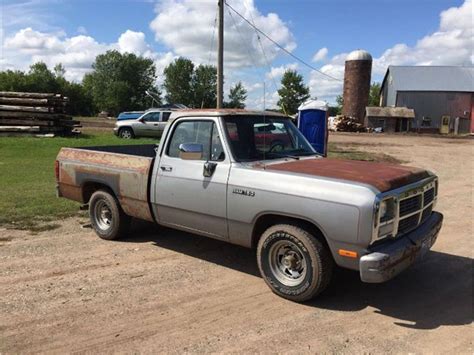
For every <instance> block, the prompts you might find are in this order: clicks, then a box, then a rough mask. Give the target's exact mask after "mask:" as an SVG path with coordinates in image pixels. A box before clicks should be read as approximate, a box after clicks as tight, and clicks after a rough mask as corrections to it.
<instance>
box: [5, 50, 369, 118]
mask: <svg viewBox="0 0 474 355" xmlns="http://www.w3.org/2000/svg"><path fill="white" fill-rule="evenodd" d="M163 76H164V78H163V84H162V85H161V86H158V85H157V84H156V82H157V73H156V67H155V64H154V62H153V60H151V59H149V58H144V57H140V56H137V55H135V54H132V53H120V52H118V51H116V50H110V51H107V52H106V53H104V54H100V55H98V56H97V57H96V59H95V61H94V63H93V64H92V71H91V72H90V73H87V74H86V75H85V76H84V78H83V79H82V82H80V83H78V82H73V81H69V80H67V79H66V78H65V69H64V67H63V66H62V65H61V64H57V65H56V66H55V67H54V68H53V69H50V68H49V67H48V66H47V65H46V64H45V63H43V62H38V63H35V64H33V65H31V67H30V68H29V70H28V71H20V70H6V71H0V91H25V92H55V93H61V94H63V95H64V96H67V97H69V99H70V104H69V111H70V114H72V115H78V116H91V115H95V114H97V113H98V112H100V111H107V112H108V113H109V114H111V115H117V114H118V113H120V112H121V111H133V110H144V109H147V108H149V107H150V106H151V104H152V99H151V98H150V97H149V96H148V95H147V94H146V92H147V91H148V92H152V93H153V97H154V98H155V100H154V101H155V102H154V105H155V106H160V105H162V104H163V103H165V102H166V103H170V104H173V103H179V104H184V105H186V106H188V107H191V108H214V107H216V101H217V96H216V88H217V70H216V67H215V66H213V65H204V64H199V65H195V64H194V63H193V62H192V61H191V60H189V59H187V58H182V57H180V58H177V59H175V60H174V61H173V62H172V63H170V64H169V65H168V66H167V67H166V68H165V69H164V72H163ZM163 91H164V95H163ZM375 91H376V90H375V88H374V90H371V96H372V92H374V93H375ZM278 95H279V100H278V103H277V105H278V108H279V110H280V111H282V112H284V113H286V114H295V113H296V112H297V110H298V106H299V105H300V104H301V103H303V102H304V101H306V100H307V99H308V98H309V97H310V94H309V88H308V86H306V85H305V84H304V80H303V76H302V75H301V74H299V73H298V72H296V71H295V70H287V71H286V72H285V73H284V74H283V76H282V79H281V87H280V89H279V90H278ZM377 95H378V91H377ZM163 96H164V97H163ZM246 99H247V90H246V89H245V87H244V85H243V84H242V82H238V83H236V84H235V85H233V86H232V87H230V90H229V92H228V93H227V95H226V97H225V100H224V107H226V108H245V100H246ZM340 104H342V98H340ZM332 109H333V111H334V112H335V113H338V112H337V111H340V108H338V107H335V108H332ZM330 113H331V111H330Z"/></svg>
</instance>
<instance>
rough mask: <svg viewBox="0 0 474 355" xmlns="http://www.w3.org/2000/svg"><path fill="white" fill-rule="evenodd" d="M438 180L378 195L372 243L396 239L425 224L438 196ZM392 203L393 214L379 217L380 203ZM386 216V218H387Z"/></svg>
mask: <svg viewBox="0 0 474 355" xmlns="http://www.w3.org/2000/svg"><path fill="white" fill-rule="evenodd" d="M437 186H438V180H437V179H436V178H434V179H430V181H428V182H421V181H420V182H419V183H415V184H412V185H410V186H407V187H406V188H405V189H402V188H400V189H397V190H393V191H389V192H386V193H384V194H380V195H379V196H378V201H379V202H376V204H375V205H374V208H375V213H376V217H377V218H376V219H375V221H374V222H375V224H374V229H373V235H372V242H375V241H377V240H380V239H382V238H385V237H388V236H392V237H397V236H400V235H403V234H405V233H408V232H410V231H411V230H412V229H415V228H416V227H418V226H419V225H420V224H421V223H423V222H425V221H426V220H427V219H428V218H429V217H430V216H431V213H432V211H433V208H434V205H435V203H436V198H437V194H438V189H437ZM382 201H388V202H386V203H388V206H390V201H392V206H393V207H392V208H393V209H394V213H386V214H385V216H384V217H382V216H381V215H380V212H379V211H380V210H379V207H380V203H381V202H382ZM387 216H388V217H387Z"/></svg>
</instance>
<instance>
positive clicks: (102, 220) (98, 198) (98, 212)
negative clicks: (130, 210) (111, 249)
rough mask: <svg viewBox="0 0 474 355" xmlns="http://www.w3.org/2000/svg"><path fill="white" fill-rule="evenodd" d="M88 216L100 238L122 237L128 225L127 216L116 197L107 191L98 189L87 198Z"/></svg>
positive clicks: (128, 217)
mask: <svg viewBox="0 0 474 355" xmlns="http://www.w3.org/2000/svg"><path fill="white" fill-rule="evenodd" d="M89 217H90V221H91V224H92V228H94V231H95V233H96V234H97V235H98V236H99V237H100V238H102V239H106V240H114V239H119V238H120V237H123V236H124V235H125V234H126V233H127V232H128V229H129V227H130V220H131V218H130V216H127V215H126V214H125V213H124V212H123V210H122V208H121V207H120V204H119V203H118V201H117V199H116V198H115V197H114V196H113V195H112V194H111V193H110V192H108V191H105V190H98V191H96V192H94V193H93V194H92V196H91V198H90V200H89Z"/></svg>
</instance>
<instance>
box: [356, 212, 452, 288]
mask: <svg viewBox="0 0 474 355" xmlns="http://www.w3.org/2000/svg"><path fill="white" fill-rule="evenodd" d="M442 223H443V215H442V214H441V213H439V212H433V213H432V214H431V216H430V218H428V220H427V221H426V222H425V223H423V224H422V225H420V226H419V227H418V228H417V229H415V230H414V231H412V232H410V233H408V234H407V235H405V236H403V237H402V238H400V239H397V240H394V241H393V242H391V243H384V244H381V245H378V246H375V247H374V248H372V249H370V251H371V253H370V254H367V255H364V256H363V257H361V258H360V261H359V270H360V278H361V280H362V281H363V282H370V283H378V282H385V281H388V280H390V279H391V278H393V277H395V276H396V275H398V274H399V273H400V272H402V271H403V270H405V269H406V268H408V267H409V266H410V265H411V264H413V263H414V262H415V261H416V260H417V259H419V258H421V257H423V255H424V254H425V253H426V252H427V251H428V250H429V249H430V248H431V246H432V245H433V244H434V243H435V241H436V238H437V237H438V233H439V230H440V229H441V225H442Z"/></svg>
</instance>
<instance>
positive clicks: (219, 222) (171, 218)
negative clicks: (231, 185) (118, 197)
mask: <svg viewBox="0 0 474 355" xmlns="http://www.w3.org/2000/svg"><path fill="white" fill-rule="evenodd" d="M180 148H181V149H180ZM190 149H193V152H190V151H189V150H190ZM184 150H188V151H187V152H185V151H184ZM186 154H187V156H185V155H186ZM229 170H230V160H229V157H228V154H225V152H224V148H223V144H222V140H221V133H220V131H219V127H218V125H217V124H216V122H214V120H209V119H207V120H206V119H196V118H191V119H189V118H188V119H182V120H179V121H177V122H175V123H174V124H173V127H171V128H170V134H169V137H168V138H167V140H166V142H165V147H164V150H163V152H162V155H161V158H160V162H159V166H158V172H157V175H156V176H157V177H156V181H155V184H156V188H155V196H154V200H152V202H153V209H154V212H155V216H157V219H158V222H159V223H161V224H164V225H168V226H171V227H178V228H181V229H185V230H189V231H191V232H198V233H201V234H205V235H208V236H211V237H217V238H227V237H228V234H227V203H226V199H227V197H226V196H227V180H228V176H229Z"/></svg>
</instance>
